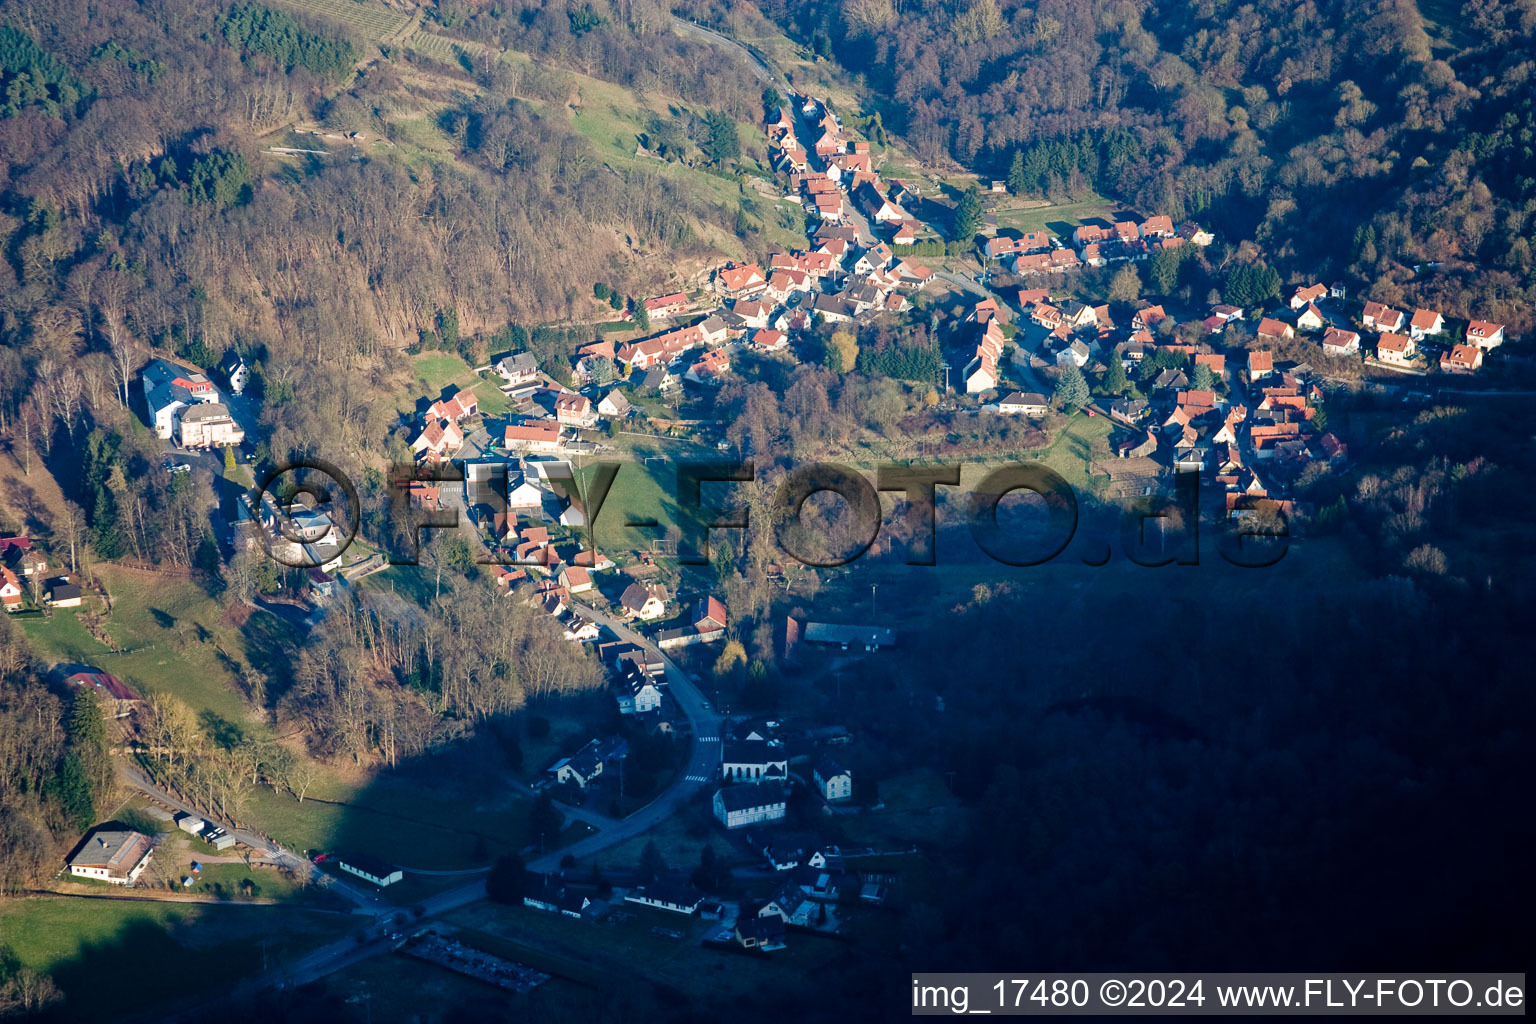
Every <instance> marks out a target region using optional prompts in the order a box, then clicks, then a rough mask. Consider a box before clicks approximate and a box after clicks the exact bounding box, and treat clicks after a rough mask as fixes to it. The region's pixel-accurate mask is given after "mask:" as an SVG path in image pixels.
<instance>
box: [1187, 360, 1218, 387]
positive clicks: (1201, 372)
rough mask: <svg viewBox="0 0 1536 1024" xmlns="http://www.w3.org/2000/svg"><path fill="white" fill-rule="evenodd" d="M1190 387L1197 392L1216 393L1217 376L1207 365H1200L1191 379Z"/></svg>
mask: <svg viewBox="0 0 1536 1024" xmlns="http://www.w3.org/2000/svg"><path fill="white" fill-rule="evenodd" d="M1189 386H1190V387H1191V388H1192V389H1193V390H1195V391H1215V390H1216V374H1215V373H1214V372H1212V370H1211V368H1210V367H1209V366H1207V365H1206V364H1205V363H1200V364H1199V365H1197V366H1196V367H1195V372H1194V374H1193V375H1192V376H1191V377H1190V378H1189Z"/></svg>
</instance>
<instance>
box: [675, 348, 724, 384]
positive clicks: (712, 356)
mask: <svg viewBox="0 0 1536 1024" xmlns="http://www.w3.org/2000/svg"><path fill="white" fill-rule="evenodd" d="M730 370H731V355H730V353H729V352H727V351H726V350H725V349H723V348H717V349H711V350H710V351H708V352H705V353H704V354H703V355H702V356H700V357H699V358H698V360H697V361H696V362H695V363H693V365H691V366H689V367H688V372H687V373H685V374H683V376H684V377H685V378H687V379H688V380H691V381H693V382H694V383H695V384H711V385H719V384H724V383H725V377H726V374H728V373H729V372H730Z"/></svg>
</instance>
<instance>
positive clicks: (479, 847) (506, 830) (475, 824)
mask: <svg viewBox="0 0 1536 1024" xmlns="http://www.w3.org/2000/svg"><path fill="white" fill-rule="evenodd" d="M440 756H441V757H442V758H444V759H447V760H449V761H451V762H452V764H450V765H448V766H447V767H446V768H445V770H444V772H443V773H442V780H448V781H441V780H440V781H438V782H435V783H434V782H432V781H431V780H430V779H428V778H427V777H426V776H427V775H428V773H429V769H428V765H430V763H431V760H435V759H429V760H428V761H427V762H426V763H424V764H423V765H420V766H416V767H414V768H413V770H412V771H411V772H410V773H409V774H408V775H389V774H387V773H386V774H381V775H379V776H376V777H374V778H372V779H368V780H366V781H361V782H357V783H350V782H346V781H343V780H340V779H337V778H334V777H332V778H328V779H322V780H321V781H320V782H318V783H317V784H316V785H315V786H314V788H313V789H311V791H310V793H309V795H308V798H307V799H305V801H304V802H303V803H302V804H301V803H299V802H298V801H297V800H295V799H293V798H292V797H291V796H288V795H287V794H274V793H273V792H272V791H271V790H270V789H267V790H260V791H253V793H252V794H251V798H250V808H249V810H248V812H247V814H248V816H249V817H250V818H251V819H252V820H253V821H259V822H261V824H262V828H263V829H264V830H265V831H266V832H267V833H268V834H270V835H271V836H272V837H273V838H275V839H277V840H278V841H279V842H281V843H282V844H283V845H284V846H287V847H288V848H289V849H294V850H311V849H314V850H330V851H352V852H364V853H370V854H373V855H375V856H378V857H382V858H384V859H386V860H389V861H391V862H393V863H395V864H398V865H400V866H402V867H406V868H423V869H427V870H440V869H448V870H453V869H459V868H469V867H477V866H481V865H484V864H486V863H488V862H489V860H490V859H491V858H493V857H495V856H497V855H499V854H501V853H506V852H509V851H512V850H517V849H520V848H522V847H523V846H524V845H526V843H527V830H526V826H527V820H528V805H527V801H526V800H525V799H524V798H522V797H520V796H518V795H517V794H516V793H515V791H513V790H511V789H510V788H509V787H506V786H504V785H500V784H498V783H497V782H496V781H495V780H494V778H493V777H488V775H487V772H486V771H479V772H477V771H476V770H475V769H474V766H473V765H471V764H466V763H462V762H463V761H464V760H466V759H462V758H459V757H457V756H456V755H455V754H454V753H453V752H449V753H445V754H443V755H440Z"/></svg>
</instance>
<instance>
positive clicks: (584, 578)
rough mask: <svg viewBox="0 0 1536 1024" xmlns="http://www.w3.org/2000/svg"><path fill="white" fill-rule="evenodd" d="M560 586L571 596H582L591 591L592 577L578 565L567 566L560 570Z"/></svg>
mask: <svg viewBox="0 0 1536 1024" xmlns="http://www.w3.org/2000/svg"><path fill="white" fill-rule="evenodd" d="M559 579H560V585H561V586H562V587H564V588H565V589H566V590H569V591H570V592H571V593H573V594H584V593H586V592H587V591H589V590H591V589H592V576H591V575H590V574H589V573H588V572H587V570H585V569H583V568H582V567H581V566H579V565H567V566H565V567H564V568H562V569H561V570H560V577H559Z"/></svg>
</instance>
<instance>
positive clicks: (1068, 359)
mask: <svg viewBox="0 0 1536 1024" xmlns="http://www.w3.org/2000/svg"><path fill="white" fill-rule="evenodd" d="M1092 356H1093V350H1092V349H1090V348H1089V347H1088V345H1087V344H1086V343H1085V342H1083V341H1082V340H1081V339H1079V340H1075V341H1073V342H1071V343H1070V344H1068V345H1067V346H1066V347H1065V348H1063V349H1062V350H1061V351H1060V352H1057V353H1056V365H1057V366H1066V365H1067V364H1068V363H1070V364H1072V365H1073V366H1076V367H1079V368H1081V367H1084V366H1087V365H1088V360H1089V359H1090V358H1091V357H1092Z"/></svg>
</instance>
